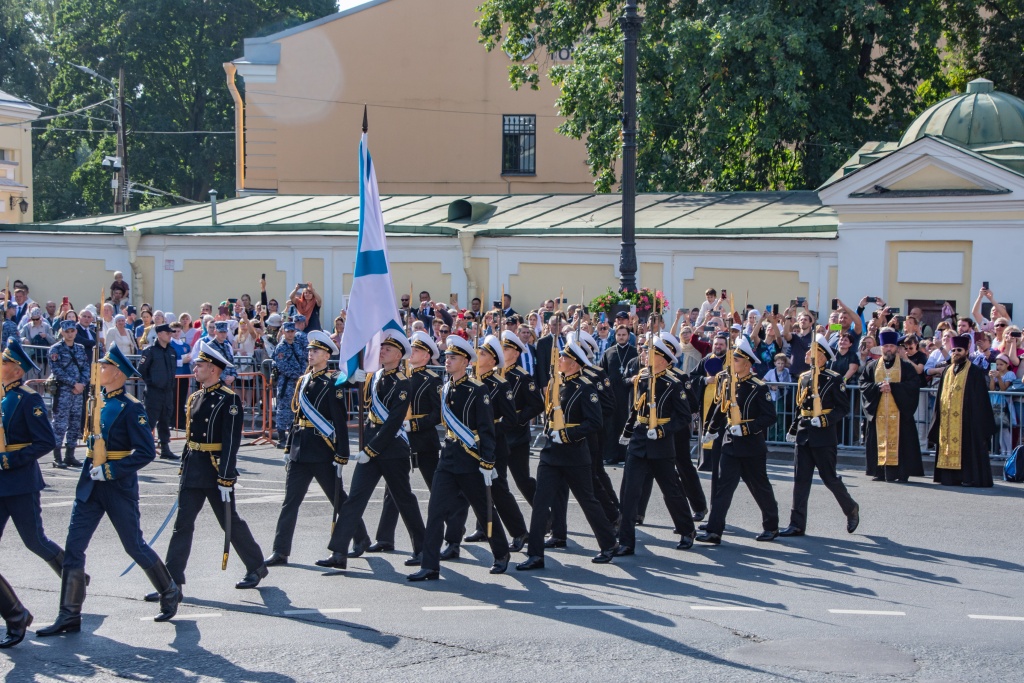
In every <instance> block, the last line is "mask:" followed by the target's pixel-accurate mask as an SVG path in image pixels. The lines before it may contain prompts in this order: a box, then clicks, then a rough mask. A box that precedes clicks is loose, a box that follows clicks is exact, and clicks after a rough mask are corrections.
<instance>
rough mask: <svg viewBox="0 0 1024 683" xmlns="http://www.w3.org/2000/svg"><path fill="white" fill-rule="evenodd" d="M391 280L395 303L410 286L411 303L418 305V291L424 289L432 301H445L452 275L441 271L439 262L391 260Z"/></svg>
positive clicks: (450, 288) (407, 291)
mask: <svg viewBox="0 0 1024 683" xmlns="http://www.w3.org/2000/svg"><path fill="white" fill-rule="evenodd" d="M390 266H391V282H392V284H393V285H394V288H395V297H396V298H395V305H396V306H397V305H398V302H399V299H400V297H401V296H402V295H403V294H408V293H409V287H410V285H411V286H412V299H411V303H412V304H413V305H418V304H419V300H420V292H421V291H423V290H426V291H427V292H429V293H430V296H431V298H432V299H433V300H434V301H440V302H442V303H446V302H447V301H448V294H449V292H451V291H452V276H451V274H450V273H444V272H442V271H441V264H440V263H436V262H435V263H429V262H427V263H413V262H409V261H405V262H403V261H392V262H391V264H390ZM349 283H350V284H349V285H348V288H347V289H346V290H345V291H346V292H350V291H352V290H351V279H350V280H349Z"/></svg>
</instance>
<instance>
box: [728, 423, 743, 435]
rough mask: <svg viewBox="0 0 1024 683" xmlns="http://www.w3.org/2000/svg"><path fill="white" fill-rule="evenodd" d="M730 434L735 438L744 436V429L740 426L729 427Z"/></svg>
mask: <svg viewBox="0 0 1024 683" xmlns="http://www.w3.org/2000/svg"><path fill="white" fill-rule="evenodd" d="M729 433H730V434H732V435H733V436H743V427H741V426H739V425H733V426H732V427H729Z"/></svg>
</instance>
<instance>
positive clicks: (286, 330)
mask: <svg viewBox="0 0 1024 683" xmlns="http://www.w3.org/2000/svg"><path fill="white" fill-rule="evenodd" d="M281 330H282V331H281V334H282V335H283V338H282V339H281V341H280V342H279V343H278V345H277V348H275V349H274V368H275V369H276V370H277V390H276V394H277V407H276V409H275V411H274V428H275V429H277V447H278V448H284V447H285V441H286V439H287V438H288V430H289V429H291V428H292V422H293V421H294V419H295V413H294V411H292V396H293V395H294V394H295V383H296V382H297V381H298V380H299V377H300V376H301V375H302V373H303V372H304V371H305V368H306V346H305V345H304V344H303V343H302V342H301V341H300V340H299V339H298V337H297V334H298V333H297V332H296V331H295V323H291V322H287V323H285V324H284V325H282V326H281Z"/></svg>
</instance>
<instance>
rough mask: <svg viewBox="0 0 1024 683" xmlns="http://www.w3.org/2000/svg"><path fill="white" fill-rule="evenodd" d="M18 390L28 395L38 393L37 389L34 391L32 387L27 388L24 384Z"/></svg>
mask: <svg viewBox="0 0 1024 683" xmlns="http://www.w3.org/2000/svg"><path fill="white" fill-rule="evenodd" d="M18 388H19V389H21V390H22V391H24V392H25V393H26V394H35V393H37V392H36V390H35V389H33V388H32V387H27V386H25V385H24V384H22V385H21V386H20V387H18Z"/></svg>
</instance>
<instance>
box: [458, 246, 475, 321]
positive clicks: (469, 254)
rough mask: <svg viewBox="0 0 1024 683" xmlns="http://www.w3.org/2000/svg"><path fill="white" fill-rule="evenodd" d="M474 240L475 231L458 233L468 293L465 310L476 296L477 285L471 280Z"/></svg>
mask: <svg viewBox="0 0 1024 683" xmlns="http://www.w3.org/2000/svg"><path fill="white" fill-rule="evenodd" d="M474 240H476V231H475V230H460V231H459V246H460V247H462V269H463V270H464V271H466V288H467V289H468V290H469V291H468V293H467V294H468V298H467V299H466V306H465V307H466V308H469V304H470V302H472V301H473V299H474V298H476V296H477V285H476V282H475V281H474V280H473V241H474Z"/></svg>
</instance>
